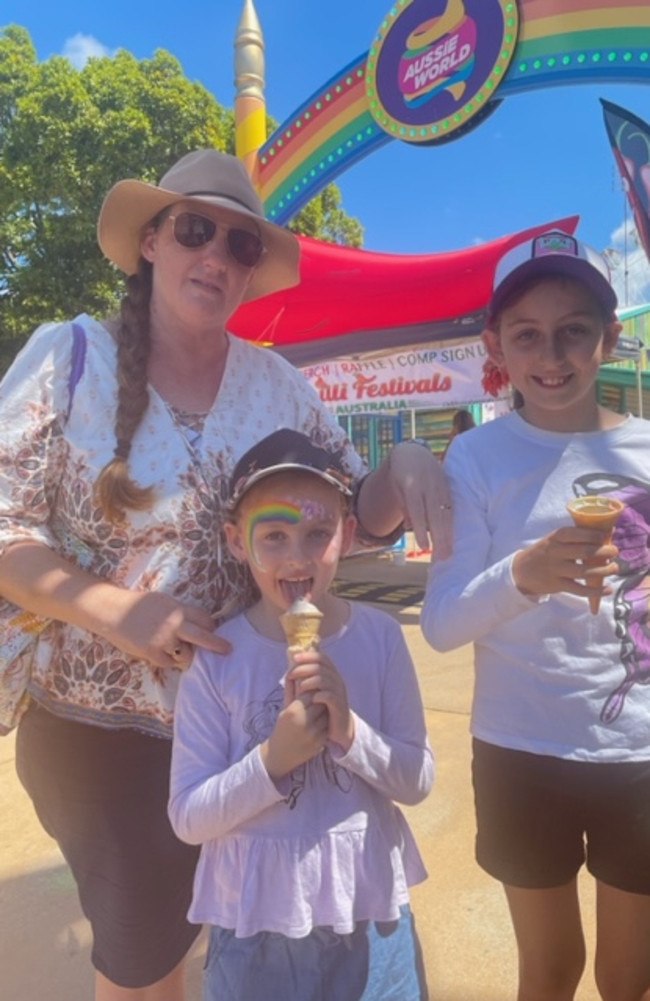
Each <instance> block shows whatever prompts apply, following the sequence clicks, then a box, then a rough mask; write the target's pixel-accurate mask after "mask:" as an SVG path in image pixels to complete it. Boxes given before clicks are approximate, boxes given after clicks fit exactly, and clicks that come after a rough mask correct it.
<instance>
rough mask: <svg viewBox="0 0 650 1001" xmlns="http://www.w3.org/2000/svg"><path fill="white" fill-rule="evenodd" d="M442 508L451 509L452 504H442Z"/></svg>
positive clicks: (443, 509) (444, 509) (442, 509)
mask: <svg viewBox="0 0 650 1001" xmlns="http://www.w3.org/2000/svg"><path fill="white" fill-rule="evenodd" d="M440 510H441V511H451V504H441V505H440Z"/></svg>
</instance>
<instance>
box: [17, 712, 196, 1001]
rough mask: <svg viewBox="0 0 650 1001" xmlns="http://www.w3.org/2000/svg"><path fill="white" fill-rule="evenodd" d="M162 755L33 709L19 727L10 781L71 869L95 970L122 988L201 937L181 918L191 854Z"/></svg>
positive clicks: (169, 965) (148, 978)
mask: <svg viewBox="0 0 650 1001" xmlns="http://www.w3.org/2000/svg"><path fill="white" fill-rule="evenodd" d="M170 755H171V741H169V740H162V739H159V738H157V737H151V736H147V735H145V734H142V733H138V732H136V731H135V730H105V729H102V728H100V727H96V726H87V725H85V724H82V723H73V722H69V721H67V720H63V719H60V718H58V717H57V716H54V715H52V713H49V712H47V711H46V710H45V709H42V708H39V707H38V706H35V705H33V704H32V706H31V708H30V709H29V711H28V712H27V713H26V715H25V716H24V717H23V719H22V720H21V722H20V725H19V727H18V734H17V741H16V767H17V771H18V777H19V778H20V781H21V782H22V784H23V786H24V787H25V789H26V790H27V792H28V794H29V795H30V797H31V799H32V802H33V803H34V807H35V809H36V813H37V814H38V818H39V820H40V822H41V823H42V825H43V827H44V828H45V830H46V831H47V832H48V834H50V835H51V836H52V837H53V838H55V840H56V841H57V842H58V844H59V847H60V849H61V851H62V853H63V855H64V856H65V859H66V861H67V863H68V865H69V866H70V868H71V870H72V874H73V876H74V878H75V881H76V883H77V889H78V891H79V899H80V902H81V907H82V910H83V912H84V914H85V915H86V917H87V918H88V920H89V921H90V924H91V927H92V932H93V948H92V962H93V965H94V966H95V968H96V969H97V970H99V972H100V973H102V974H104V976H105V977H107V978H108V979H109V980H110V981H112V982H113V983H115V984H118V985H119V986H120V987H129V988H136V987H147V986H148V985H150V984H153V983H155V982H156V981H158V980H161V979H162V978H163V977H165V976H166V975H167V974H168V973H170V972H171V971H172V970H173V969H174V967H175V966H177V965H178V963H179V962H180V961H181V959H182V958H183V956H184V955H185V953H186V952H187V951H188V949H189V948H190V946H191V945H192V942H193V941H194V939H195V938H196V936H197V935H198V933H199V931H200V926H198V925H191V924H189V922H188V921H187V919H186V914H187V910H188V907H189V905H190V900H191V895H192V883H193V876H194V869H195V867H196V862H197V860H198V851H199V849H198V848H195V847H190V846H188V845H185V844H183V843H182V842H181V841H179V840H178V839H177V838H176V836H175V834H174V832H173V831H172V828H171V825H170V823H169V819H168V817H167V799H168V795H169V764H170Z"/></svg>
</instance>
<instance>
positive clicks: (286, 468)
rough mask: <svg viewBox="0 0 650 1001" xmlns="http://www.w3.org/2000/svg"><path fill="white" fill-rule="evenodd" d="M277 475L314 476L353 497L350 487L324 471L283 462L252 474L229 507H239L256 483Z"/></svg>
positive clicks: (296, 463)
mask: <svg viewBox="0 0 650 1001" xmlns="http://www.w3.org/2000/svg"><path fill="white" fill-rule="evenodd" d="M276 473H310V474H311V475H312V476H317V477H318V478H319V479H321V480H324V481H325V483H329V484H330V485H331V486H333V487H336V489H337V490H338V491H339V493H342V494H343V495H344V496H345V497H351V496H352V489H351V488H350V487H348V486H347V485H346V484H345V483H343V482H342V481H341V480H339V479H337V477H336V476H332V474H331V473H328V472H327V471H326V470H324V469H315V468H314V467H313V466H305V465H303V464H302V463H299V462H283V463H281V464H280V465H278V466H269V467H268V468H267V469H258V470H256V472H254V473H251V474H250V476H247V477H246V478H245V480H244V483H243V485H242V487H241V488H240V489H239V490H237V492H236V493H235V494H234V495H233V497H232V498H231V500H230V502H229V507H230V508H231V509H234V508H235V507H237V505H238V504H239V502H240V501H241V500H242V499H243V498H244V497H245V496H246V494H247V493H248V491H249V490H250V489H251V488H252V487H254V486H255V484H256V483H259V482H260V481H261V480H265V479H267V477H269V476H275V475H276Z"/></svg>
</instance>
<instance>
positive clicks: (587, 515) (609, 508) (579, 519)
mask: <svg viewBox="0 0 650 1001" xmlns="http://www.w3.org/2000/svg"><path fill="white" fill-rule="evenodd" d="M624 507H625V505H624V504H623V503H622V502H621V501H619V500H616V498H614V497H601V496H599V495H595V496H586V497H576V498H574V500H572V501H569V503H568V504H567V511H568V512H569V514H570V515H571V517H572V518H573V523H574V525H577V527H578V528H592V529H595V530H596V531H599V532H602V535H603V544H606V543H608V542H611V541H612V533H613V531H614V525H615V524H616V519H617V518H618V516H619V514H620V513H621V511H622V510H623V508H624ZM585 581H586V582H587V583H589V574H586V575H585ZM600 598H601V596H600V595H599V594H595V595H591V596H590V598H589V610H590V612H591V614H592V615H598V611H599V609H600Z"/></svg>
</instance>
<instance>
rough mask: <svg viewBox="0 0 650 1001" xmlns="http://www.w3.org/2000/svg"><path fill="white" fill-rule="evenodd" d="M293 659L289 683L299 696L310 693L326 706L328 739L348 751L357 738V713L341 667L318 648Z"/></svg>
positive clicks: (295, 655)
mask: <svg viewBox="0 0 650 1001" xmlns="http://www.w3.org/2000/svg"><path fill="white" fill-rule="evenodd" d="M293 659H294V663H295V667H292V668H291V670H290V671H289V672H288V674H287V679H286V680H287V684H289V685H293V686H294V691H295V693H296V695H297V696H298V697H300V696H311V698H312V699H313V701H314V703H316V704H317V705H324V706H326V707H327V712H328V717H329V722H328V728H327V737H328V740H332V741H334V742H335V743H336V744H339V745H340V746H341V747H342V748H343V750H344V751H345V752H346V753H347V751H349V750H350V747H351V745H352V741H353V740H354V716H353V715H352V713H351V712H350V707H349V705H348V693H347V689H346V687H345V682H344V680H343V678H342V677H341V675H340V673H339V671H338V670H337V668H336V667H335V665H334V664H333V663H332V661H331V660H330V659H329V657H327V656H326V655H325V654H324V653H321V652H320V651H317V650H310V651H305V652H301V653H295V654H294V658H293Z"/></svg>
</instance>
